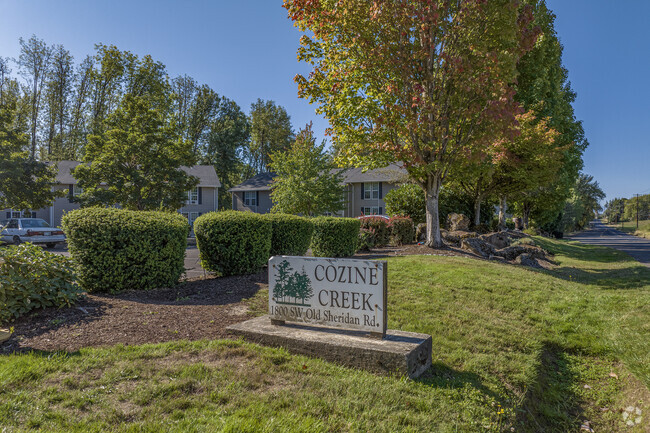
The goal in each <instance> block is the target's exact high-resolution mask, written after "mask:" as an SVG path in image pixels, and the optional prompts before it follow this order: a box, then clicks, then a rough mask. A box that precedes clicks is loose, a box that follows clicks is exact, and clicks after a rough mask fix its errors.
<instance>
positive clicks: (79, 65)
mask: <svg viewBox="0 0 650 433" xmlns="http://www.w3.org/2000/svg"><path fill="white" fill-rule="evenodd" d="M19 43H20V56H19V57H18V58H17V59H9V58H3V57H0V146H2V151H3V152H2V157H1V158H2V160H0V175H1V176H0V177H2V178H3V181H2V182H0V188H1V189H0V196H2V197H3V203H2V205H3V206H4V205H6V206H11V207H16V208H38V207H40V206H42V205H44V203H45V204H46V203H47V202H48V200H51V199H52V198H53V197H52V195H51V194H50V193H49V186H50V185H51V183H52V182H53V180H54V178H53V173H54V168H53V167H48V166H47V165H45V164H44V162H46V161H53V162H56V161H60V160H80V161H85V162H92V161H95V160H99V159H101V158H102V156H103V157H104V160H105V161H104V162H105V164H104V165H103V166H102V167H101V168H99V167H98V168H97V169H96V170H95V173H94V174H93V173H90V172H89V173H86V175H85V176H82V177H84V179H83V183H85V185H86V187H87V188H85V189H87V190H88V192H85V199H86V200H88V201H90V202H92V201H93V200H94V201H98V200H101V199H108V197H106V196H104V197H102V196H101V194H99V193H100V192H101V191H99V190H98V189H97V188H96V186H97V182H95V183H94V184H93V182H94V181H95V180H98V179H99V178H98V174H99V172H100V170H101V171H104V172H106V170H107V166H106V164H107V163H108V160H109V159H112V160H116V159H118V156H119V155H122V159H121V161H122V162H123V160H124V158H126V156H127V155H130V156H131V159H132V160H133V161H132V162H134V163H135V164H136V165H138V166H139V167H142V166H145V165H147V164H148V163H149V162H151V159H152V158H154V157H156V156H157V157H158V158H159V159H161V158H162V156H164V155H166V156H167V157H169V158H170V161H168V162H167V163H166V164H165V163H163V164H162V165H160V166H159V167H157V169H164V168H166V167H167V168H168V167H174V166H178V164H182V165H192V164H209V165H213V166H214V167H215V170H216V172H217V174H218V176H219V179H220V180H221V182H222V184H223V186H222V190H221V191H220V196H221V197H223V198H222V200H220V204H221V205H222V206H228V205H229V203H230V200H228V196H227V194H226V191H227V189H228V188H230V187H231V186H233V185H235V184H237V183H239V182H241V181H242V180H244V179H246V178H248V177H250V176H252V175H254V174H257V173H259V172H261V171H265V170H267V169H268V165H269V163H270V154H271V153H273V152H277V151H281V150H285V149H288V148H289V146H290V145H291V143H292V141H293V138H294V132H293V128H292V125H291V120H290V117H289V115H288V114H287V111H286V110H285V109H284V108H283V107H281V106H279V105H277V104H275V103H274V102H273V101H264V100H261V99H258V100H257V101H256V102H255V103H253V104H252V105H251V107H250V111H249V113H248V114H246V113H244V112H243V111H242V109H241V108H240V106H239V105H238V104H237V103H236V102H234V101H233V100H231V99H229V98H227V97H225V96H222V95H219V94H218V93H217V92H216V91H214V90H213V89H212V88H210V87H209V86H208V85H206V84H201V83H198V82H197V81H196V80H194V79H193V78H191V77H189V76H187V75H182V76H178V77H170V76H169V75H168V73H167V70H166V67H165V65H163V64H162V63H161V62H159V61H156V60H154V59H153V58H152V57H151V56H149V55H145V56H143V57H139V56H137V55H135V54H133V53H131V52H128V51H122V50H120V49H118V48H117V47H115V46H112V45H103V44H98V45H96V47H95V53H94V54H92V55H88V56H86V57H85V58H83V59H82V60H81V61H80V62H75V59H74V58H73V56H72V55H71V54H70V52H69V51H68V50H66V49H65V48H64V47H63V46H62V45H48V44H47V43H46V42H45V41H43V40H41V39H39V38H37V37H36V36H32V37H31V38H29V39H27V40H25V39H22V38H21V39H20V40H19ZM135 123H137V124H138V126H134V125H135ZM147 131H149V132H151V133H152V134H153V135H150V136H148V138H147V139H145V140H144V142H141V143H135V141H133V140H131V141H130V140H129V139H128V136H129V134H133V133H138V134H140V135H143V136H146V134H147ZM154 135H155V137H154ZM131 138H133V137H131ZM110 143H113V144H114V145H113V146H111V145H110ZM119 143H121V145H122V146H124V148H123V149H119ZM144 148H148V149H150V150H151V152H149V153H148V154H142V153H141V152H142V150H143V149H144ZM152 152H154V153H156V154H157V155H154V154H153V153H152ZM113 168H115V167H114V166H113ZM121 170H122V171H121V175H124V176H126V175H127V174H128V170H127V169H124V168H123V167H122V168H121ZM81 171H83V170H80V174H81ZM35 174H38V175H39V176H37V177H39V179H41V184H42V185H41V186H43V188H42V189H43V191H44V192H43V193H41V194H40V195H39V194H36V195H33V196H32V195H30V194H25V192H24V191H23V192H22V193H21V191H20V190H21V189H22V190H24V188H22V187H21V185H27V183H25V182H27V180H29V179H34V178H35V177H34V175H35ZM128 175H129V176H132V177H133V176H135V175H134V174H133V173H132V172H131V173H130V174H128ZM7 176H8V177H10V178H12V179H15V180H16V181H14V182H13V184H10V182H7V181H6V177H7ZM158 180H160V179H158ZM164 180H165V182H167V184H170V185H171V184H173V182H171V181H170V179H164ZM103 181H104V182H106V179H103ZM136 186H137V187H138V188H140V186H138V185H136ZM176 186H177V188H176V190H174V191H173V192H172V193H171V194H168V195H167V196H165V197H163V196H158V197H149V199H147V198H146V197H141V199H142V200H140V204H138V205H134V206H132V207H134V208H151V207H163V208H165V207H167V205H169V206H171V207H173V206H176V205H177V204H178V203H177V201H178V198H179V197H180V192H179V191H180V190H179V188H186V187H188V186H191V182H190V181H188V180H187V179H185V180H182V179H181V180H180V181H179V182H177V183H176ZM93 187H95V188H93ZM143 188H144V186H142V188H141V189H142V190H141V191H139V192H138V194H141V195H146V194H147V193H146V191H144V190H143ZM134 189H135V187H134ZM32 190H34V189H32ZM90 191H94V192H95V193H97V194H94V195H93V194H91V193H90ZM21 194H22V196H21ZM163 195H164V194H163ZM115 199H117V198H115ZM143 200H144V201H143ZM165 200H167V201H169V203H167V202H166V201H165ZM170 200H171V201H170ZM145 202H147V203H149V204H147V205H143V204H142V203H145ZM161 203H162V206H161Z"/></svg>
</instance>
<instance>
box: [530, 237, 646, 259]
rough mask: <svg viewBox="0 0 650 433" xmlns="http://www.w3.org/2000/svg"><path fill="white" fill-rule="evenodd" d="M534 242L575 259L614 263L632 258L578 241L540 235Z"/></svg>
mask: <svg viewBox="0 0 650 433" xmlns="http://www.w3.org/2000/svg"><path fill="white" fill-rule="evenodd" d="M535 244H536V245H538V246H540V247H542V248H544V249H545V250H546V251H548V252H550V253H553V254H560V255H563V256H567V257H571V258H572V259H575V260H583V261H588V262H599V263H614V262H620V261H631V260H634V259H632V258H631V257H630V256H629V255H627V254H625V253H624V252H622V251H618V250H614V249H612V248H609V247H603V246H597V245H588V244H583V243H581V242H578V241H561V242H558V241H550V240H548V239H544V238H542V237H536V238H535Z"/></svg>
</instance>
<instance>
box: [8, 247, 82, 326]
mask: <svg viewBox="0 0 650 433" xmlns="http://www.w3.org/2000/svg"><path fill="white" fill-rule="evenodd" d="M80 293H81V289H80V288H79V285H78V284H77V283H76V282H75V275H74V271H73V267H72V261H71V260H70V259H69V258H67V257H64V256H61V255H59V254H54V253H50V252H48V251H45V250H43V248H41V247H39V246H36V245H33V244H30V243H26V244H22V245H18V246H8V247H3V248H0V323H3V322H7V321H9V320H11V319H15V318H18V317H20V316H22V315H24V314H26V313H28V312H29V311H31V310H34V309H37V308H44V307H64V306H70V305H72V304H73V303H74V302H75V301H76V300H77V298H78V297H79V294H80Z"/></svg>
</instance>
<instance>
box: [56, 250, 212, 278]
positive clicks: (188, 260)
mask: <svg viewBox="0 0 650 433" xmlns="http://www.w3.org/2000/svg"><path fill="white" fill-rule="evenodd" d="M48 251H52V252H53V253H57V254H63V255H64V256H69V255H70V253H69V252H68V249H67V248H66V247H65V246H64V245H57V247H56V248H54V249H48ZM185 269H187V278H195V277H202V276H203V275H204V274H205V272H204V271H203V268H202V267H201V262H200V260H199V249H198V248H196V246H188V247H187V249H186V250H185Z"/></svg>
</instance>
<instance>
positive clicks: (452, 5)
mask: <svg viewBox="0 0 650 433" xmlns="http://www.w3.org/2000/svg"><path fill="white" fill-rule="evenodd" d="M284 7H285V8H286V9H287V11H288V13H289V17H290V18H291V19H292V20H293V21H294V23H295V25H296V26H297V27H298V29H299V30H301V31H304V32H306V33H308V34H309V36H308V35H303V36H302V37H301V47H300V49H299V51H298V58H299V59H300V60H303V61H306V62H308V63H310V64H311V65H313V66H314V70H313V71H312V73H311V74H310V75H309V77H308V78H305V77H303V76H300V75H298V76H297V77H296V80H297V82H298V86H299V94H300V96H302V97H305V98H308V99H309V100H310V102H315V103H318V104H319V112H320V113H322V114H324V115H325V117H326V118H327V119H328V120H329V122H330V125H331V131H330V132H331V134H332V136H333V139H334V142H335V143H336V144H337V147H338V148H339V149H340V150H341V153H340V154H339V159H340V160H342V162H343V161H345V162H347V163H352V164H353V165H356V166H363V167H377V166H381V165H386V164H387V163H388V162H391V161H403V162H404V164H405V167H406V169H407V171H408V173H409V175H410V177H411V179H412V180H413V181H414V182H415V183H417V184H418V185H420V187H421V188H422V189H423V191H424V194H425V197H426V204H427V205H426V219H427V245H429V246H431V247H441V246H442V245H443V244H442V239H441V237H440V225H439V218H438V211H439V194H440V188H441V186H442V185H443V182H444V181H445V178H446V177H447V175H448V174H449V173H452V172H454V171H455V170H456V169H457V168H458V166H460V165H462V164H464V163H465V161H467V160H471V159H473V158H475V157H476V155H480V154H481V153H484V152H485V151H486V149H488V148H489V146H490V145H491V143H492V142H493V139H494V137H500V136H502V135H503V131H506V130H509V129H511V128H512V126H513V125H514V124H515V122H514V115H515V114H516V113H517V109H518V105H517V104H516V103H515V101H514V99H513V95H514V88H513V86H512V83H514V81H515V77H516V72H517V71H516V65H517V62H518V61H519V59H520V58H521V56H522V54H523V53H524V52H525V51H526V50H527V49H530V48H531V47H532V44H533V43H534V42H535V40H536V37H537V33H536V32H535V30H534V29H532V28H531V26H530V25H529V24H530V21H531V20H532V16H531V14H530V11H529V10H528V9H524V10H523V11H522V12H520V11H519V9H518V2H516V1H514V0H496V1H489V2H486V1H481V0H469V1H463V2H447V1H444V2H443V1H431V2H416V1H401V0H387V1H383V2H364V1H357V0H341V1H338V2H325V1H320V2H314V1H310V0H285V1H284Z"/></svg>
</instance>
